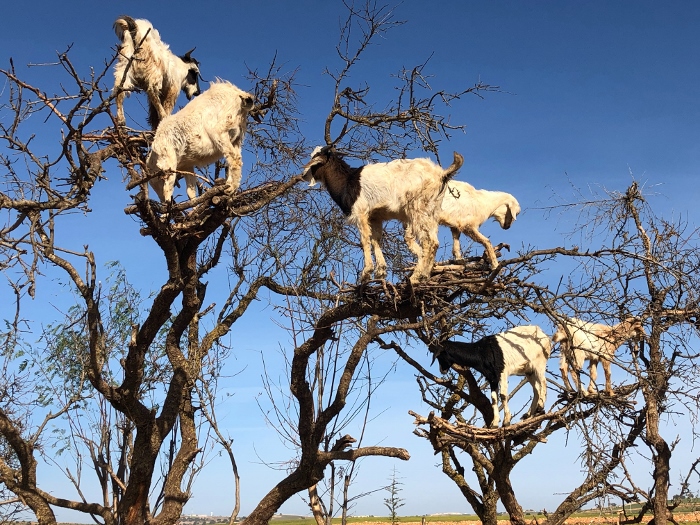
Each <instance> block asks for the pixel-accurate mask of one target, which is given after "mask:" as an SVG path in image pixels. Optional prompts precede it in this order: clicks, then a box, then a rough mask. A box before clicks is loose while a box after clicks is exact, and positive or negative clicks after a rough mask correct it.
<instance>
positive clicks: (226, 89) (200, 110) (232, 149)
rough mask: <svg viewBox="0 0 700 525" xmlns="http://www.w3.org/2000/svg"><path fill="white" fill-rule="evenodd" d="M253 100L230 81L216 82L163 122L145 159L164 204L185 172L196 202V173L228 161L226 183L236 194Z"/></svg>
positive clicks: (155, 188) (152, 181)
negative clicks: (210, 165)
mask: <svg viewBox="0 0 700 525" xmlns="http://www.w3.org/2000/svg"><path fill="white" fill-rule="evenodd" d="M252 107H253V96H252V95H251V94H250V93H246V92H245V91H242V90H240V89H238V88H237V87H236V86H234V85H233V84H231V83H230V82H227V81H225V80H220V79H217V80H216V81H215V82H212V83H211V87H210V88H209V89H207V90H206V91H205V92H204V93H202V94H201V95H200V96H198V97H197V98H195V99H194V100H191V101H190V102H189V103H188V104H187V105H186V106H185V107H184V108H182V109H181V110H180V111H178V112H177V113H175V114H174V115H170V116H168V117H166V118H165V119H163V121H162V122H161V123H160V126H158V129H157V130H156V135H155V137H154V139H153V144H152V146H151V152H150V153H149V154H148V158H147V159H146V166H147V168H148V170H149V172H150V174H154V173H156V172H157V171H163V172H165V173H164V175H162V176H161V177H158V178H153V179H151V186H153V189H154V190H155V191H156V193H157V194H158V197H160V200H161V201H162V202H170V199H171V198H172V196H173V189H174V187H175V182H176V181H177V175H178V172H184V176H185V180H186V182H187V196H188V197H189V198H190V199H194V197H195V195H196V193H195V188H196V179H195V176H194V168H195V167H202V166H207V165H208V164H211V163H212V162H215V161H217V160H219V159H220V158H221V157H225V158H226V164H227V173H226V183H227V184H228V189H229V191H230V192H231V193H233V192H235V191H236V190H237V189H238V187H239V186H240V185H241V168H242V167H243V161H242V159H241V146H242V144H243V137H244V135H245V130H246V124H247V118H248V111H250V109H251V108H252Z"/></svg>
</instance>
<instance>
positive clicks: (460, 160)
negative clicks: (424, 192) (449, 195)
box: [442, 151, 464, 184]
mask: <svg viewBox="0 0 700 525" xmlns="http://www.w3.org/2000/svg"><path fill="white" fill-rule="evenodd" d="M462 164H464V157H462V155H460V154H459V153H457V152H456V151H455V152H454V160H453V161H452V164H450V166H449V167H448V168H447V169H446V170H445V171H444V172H443V173H442V183H443V184H445V183H446V182H447V181H448V180H450V179H451V178H452V177H454V176H455V174H456V173H457V172H458V171H459V168H461V167H462Z"/></svg>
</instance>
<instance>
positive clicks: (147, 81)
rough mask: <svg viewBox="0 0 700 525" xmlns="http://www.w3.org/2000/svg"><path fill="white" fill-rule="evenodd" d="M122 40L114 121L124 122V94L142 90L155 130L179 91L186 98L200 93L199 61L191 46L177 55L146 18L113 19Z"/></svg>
mask: <svg viewBox="0 0 700 525" xmlns="http://www.w3.org/2000/svg"><path fill="white" fill-rule="evenodd" d="M114 31H115V32H116V33H117V37H118V38H119V40H120V41H121V45H120V46H119V56H118V58H117V63H116V65H115V66H114V91H115V93H116V95H117V97H116V103H117V122H118V123H119V124H121V125H124V123H125V119H124V97H125V96H126V95H127V94H129V91H131V90H135V89H141V90H143V91H145V92H146V95H147V96H148V123H149V124H150V125H151V128H152V129H156V128H157V127H158V124H159V123H160V121H161V120H163V119H164V118H165V117H166V116H168V115H170V114H171V113H172V112H173V109H174V108H175V102H176V101H177V96H178V95H179V93H180V90H182V91H184V93H185V96H186V97H187V99H188V100H190V99H192V97H195V96H197V95H199V93H200V89H199V62H197V60H195V59H194V58H193V57H192V56H191V53H192V51H194V49H191V50H190V51H188V52H187V53H185V54H184V55H183V56H180V57H178V56H177V55H174V54H173V53H172V51H170V48H169V46H168V45H167V44H166V43H165V42H163V41H162V40H161V39H160V34H159V33H158V31H157V30H156V29H155V28H154V27H153V25H151V23H150V22H149V21H148V20H142V19H133V18H131V17H130V16H122V17H120V18H118V19H117V20H116V22H114Z"/></svg>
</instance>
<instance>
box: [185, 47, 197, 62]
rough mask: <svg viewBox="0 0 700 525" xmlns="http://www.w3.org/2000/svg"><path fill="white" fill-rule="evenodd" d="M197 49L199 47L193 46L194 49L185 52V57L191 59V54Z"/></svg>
mask: <svg viewBox="0 0 700 525" xmlns="http://www.w3.org/2000/svg"><path fill="white" fill-rule="evenodd" d="M195 49H197V48H196V47H193V48H192V49H190V50H189V51H188V52H187V53H185V55H184V57H185V58H186V59H188V60H189V59H190V58H192V57H191V56H190V55H191V54H192V51H194V50H195Z"/></svg>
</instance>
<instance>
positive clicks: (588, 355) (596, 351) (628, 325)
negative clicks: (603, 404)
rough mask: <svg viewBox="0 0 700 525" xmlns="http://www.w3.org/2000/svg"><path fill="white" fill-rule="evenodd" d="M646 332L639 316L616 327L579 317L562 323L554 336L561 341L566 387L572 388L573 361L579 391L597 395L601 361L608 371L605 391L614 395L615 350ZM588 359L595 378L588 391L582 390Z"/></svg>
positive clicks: (561, 360) (562, 371) (591, 381)
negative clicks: (585, 364) (613, 365)
mask: <svg viewBox="0 0 700 525" xmlns="http://www.w3.org/2000/svg"><path fill="white" fill-rule="evenodd" d="M645 335H646V333H645V332H644V326H643V325H642V321H641V320H640V319H638V318H636V317H628V318H626V319H625V320H624V321H622V322H621V323H619V324H616V325H614V326H608V325H604V324H599V323H590V322H588V321H582V320H581V319H576V318H571V319H568V320H566V321H564V322H562V323H561V324H560V325H559V326H558V327H557V331H556V332H555V333H554V335H553V336H552V341H553V342H554V343H560V349H561V356H560V358H559V369H560V370H561V377H562V379H563V381H564V387H565V388H566V389H567V390H572V388H571V384H570V383H569V378H568V374H569V363H571V364H572V366H573V370H571V378H572V379H573V381H574V383H575V384H576V390H578V391H581V393H582V394H583V395H584V396H585V395H593V394H595V393H596V384H595V380H596V378H597V377H598V362H600V363H602V365H603V371H604V372H605V392H606V393H607V394H608V395H613V391H612V384H611V379H610V364H611V362H612V360H613V357H614V355H615V350H617V349H618V348H619V347H620V345H622V343H624V342H625V341H627V340H629V339H639V338H641V337H644V336H645ZM585 360H588V364H589V366H588V372H589V375H590V377H591V380H590V383H589V384H588V391H587V392H583V391H582V385H581V377H580V374H581V370H582V368H583V362H584V361H585Z"/></svg>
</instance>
